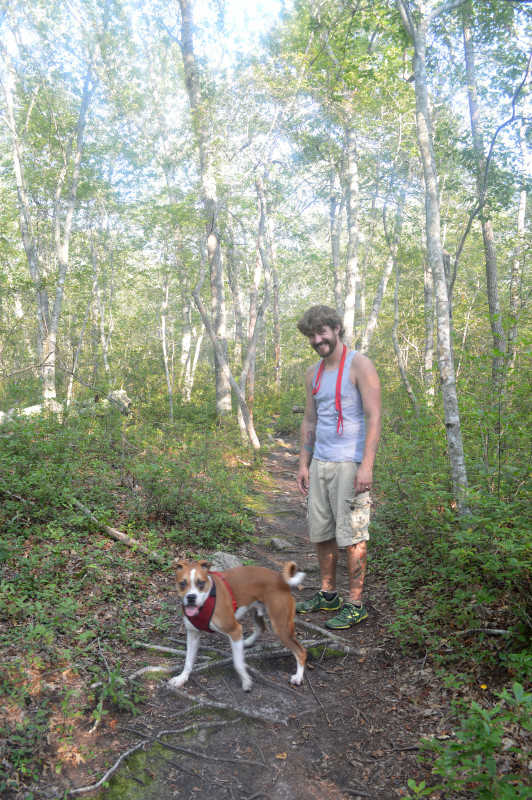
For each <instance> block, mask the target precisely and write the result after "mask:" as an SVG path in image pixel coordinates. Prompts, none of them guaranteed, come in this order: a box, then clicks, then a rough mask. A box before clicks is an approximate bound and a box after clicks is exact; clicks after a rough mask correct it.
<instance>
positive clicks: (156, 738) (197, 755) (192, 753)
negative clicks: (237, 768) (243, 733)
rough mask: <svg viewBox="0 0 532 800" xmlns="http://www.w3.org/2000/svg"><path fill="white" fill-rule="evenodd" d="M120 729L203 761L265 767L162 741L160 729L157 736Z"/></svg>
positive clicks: (163, 733)
mask: <svg viewBox="0 0 532 800" xmlns="http://www.w3.org/2000/svg"><path fill="white" fill-rule="evenodd" d="M119 729H120V730H121V731H129V732H130V733H134V734H135V735H136V736H149V738H150V739H151V740H152V741H153V742H157V743H158V744H160V745H162V746H163V747H167V748H168V749H169V750H174V751H175V752H176V753H186V755H189V756H194V758H202V759H204V760H205V761H221V762H224V763H228V764H240V765H242V764H246V765H247V766H252V767H265V766H266V764H263V762H262V761H249V760H247V759H245V758H229V757H226V758H224V757H222V756H212V755H209V754H208V753H201V752H199V751H197V750H190V749H189V748H188V747H180V746H179V745H178V744H170V743H169V742H163V741H162V739H161V738H160V737H161V736H164V735H165V732H164V731H162V732H161V733H158V734H157V736H150V734H144V733H142V732H141V731H137V730H135V728H127V727H125V726H124V727H122V726H121V727H120V728H119ZM168 733H172V731H166V734H168Z"/></svg>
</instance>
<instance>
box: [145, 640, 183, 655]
mask: <svg viewBox="0 0 532 800" xmlns="http://www.w3.org/2000/svg"><path fill="white" fill-rule="evenodd" d="M133 646H134V647H144V648H145V649H146V650H157V651H158V652H159V653H170V655H175V656H186V651H185V650H176V649H175V647H163V646H162V645H160V644H147V643H146V642H133Z"/></svg>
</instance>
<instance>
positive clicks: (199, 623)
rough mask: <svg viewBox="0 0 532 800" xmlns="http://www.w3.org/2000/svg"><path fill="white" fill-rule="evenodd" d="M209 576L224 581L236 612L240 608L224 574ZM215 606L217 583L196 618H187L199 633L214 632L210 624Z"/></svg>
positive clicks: (212, 573) (217, 573)
mask: <svg viewBox="0 0 532 800" xmlns="http://www.w3.org/2000/svg"><path fill="white" fill-rule="evenodd" d="M209 575H217V576H218V577H219V578H221V579H222V580H223V582H224V583H225V585H226V586H227V590H228V592H229V594H230V595H231V600H232V601H233V611H236V610H237V608H238V606H237V604H236V600H235V596H234V594H233V592H232V589H231V587H230V586H229V584H228V582H227V581H226V579H225V578H224V576H223V575H222V573H221V572H209ZM215 605H216V583H215V582H214V581H213V582H212V587H211V591H210V592H209V596H208V597H207V599H206V601H205V602H204V603H203V605H202V607H201V608H200V610H199V611H198V613H197V614H196V615H195V616H193V617H187V619H188V621H189V622H191V623H192V624H193V625H194V627H195V628H197V629H198V630H199V631H211V632H212V628H211V627H210V622H211V617H212V615H213V614H214V607H215Z"/></svg>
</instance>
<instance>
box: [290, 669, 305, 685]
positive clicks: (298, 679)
mask: <svg viewBox="0 0 532 800" xmlns="http://www.w3.org/2000/svg"><path fill="white" fill-rule="evenodd" d="M290 683H291V684H292V685H293V686H301V684H302V683H303V676H302V675H298V674H297V672H296V674H295V675H292V677H291V678H290Z"/></svg>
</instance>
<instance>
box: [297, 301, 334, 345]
mask: <svg viewBox="0 0 532 800" xmlns="http://www.w3.org/2000/svg"><path fill="white" fill-rule="evenodd" d="M324 325H328V326H329V328H331V330H334V329H335V328H337V327H338V325H339V326H340V332H339V334H338V335H339V336H340V338H342V336H343V335H344V333H345V328H344V325H343V322H342V320H341V319H340V316H339V314H338V313H337V312H336V311H335V310H334V308H331V307H330V306H311V308H309V309H308V310H307V311H305V313H304V314H303V316H302V317H301V319H300V320H299V322H298V323H297V327H298V329H299V330H300V331H301V333H302V334H303V336H310V334H311V333H315V332H316V331H319V330H320V328H323V326H324Z"/></svg>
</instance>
